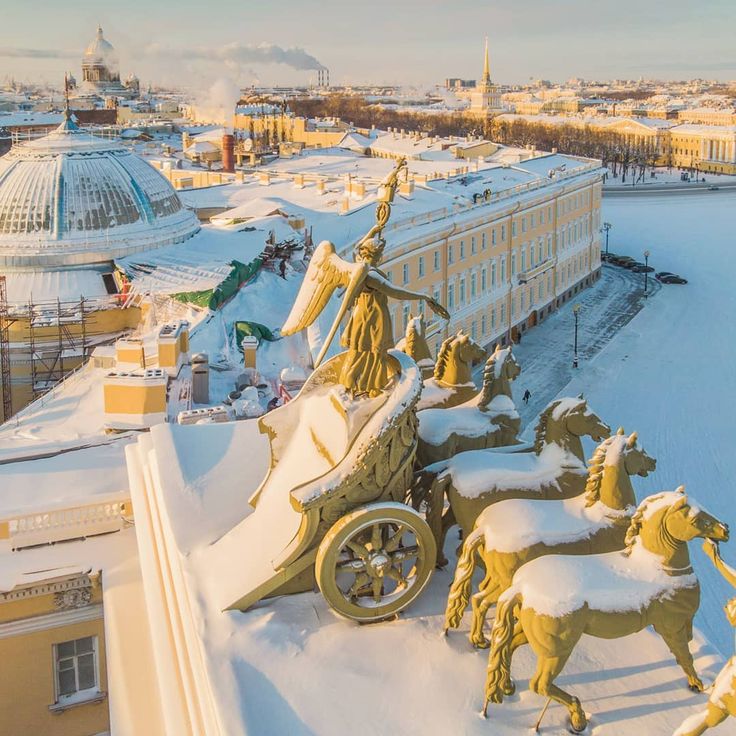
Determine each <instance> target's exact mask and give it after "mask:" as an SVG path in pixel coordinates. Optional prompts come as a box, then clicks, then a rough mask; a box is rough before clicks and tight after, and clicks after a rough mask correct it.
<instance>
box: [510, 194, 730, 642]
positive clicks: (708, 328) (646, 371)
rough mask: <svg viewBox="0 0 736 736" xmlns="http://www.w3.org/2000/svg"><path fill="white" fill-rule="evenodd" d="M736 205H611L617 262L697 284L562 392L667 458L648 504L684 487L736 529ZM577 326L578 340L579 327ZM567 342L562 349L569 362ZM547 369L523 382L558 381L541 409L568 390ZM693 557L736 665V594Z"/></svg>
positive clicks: (667, 294) (543, 361)
mask: <svg viewBox="0 0 736 736" xmlns="http://www.w3.org/2000/svg"><path fill="white" fill-rule="evenodd" d="M735 205H736V196H734V195H733V194H729V193H727V192H723V193H713V192H708V193H707V194H703V195H702V196H695V195H693V196H688V197H684V198H683V197H678V196H676V195H672V196H670V197H643V196H642V197H637V198H631V199H626V200H623V199H613V200H610V199H605V200H604V203H603V219H604V220H607V221H609V222H611V223H612V224H613V226H614V229H613V230H612V231H611V240H610V250H611V251H612V252H616V253H620V254H625V255H630V256H632V257H634V258H638V259H642V253H643V251H644V250H646V249H649V251H650V252H651V256H650V261H649V262H650V264H651V265H653V266H654V267H655V269H656V270H657V271H659V270H666V271H673V272H677V273H679V274H680V275H681V276H684V277H685V278H687V279H688V281H689V283H688V284H687V285H686V286H677V285H665V286H662V287H661V289H660V290H659V291H658V292H657V293H656V295H655V296H654V297H653V298H651V299H649V300H648V303H647V304H646V305H645V306H644V308H643V309H642V311H640V312H639V314H637V315H636V316H635V317H634V319H633V320H632V321H631V322H630V323H629V324H627V325H626V326H624V327H623V329H622V330H621V331H620V332H619V333H618V334H617V335H616V336H615V337H614V338H613V339H612V340H611V341H610V342H609V343H608V345H606V346H605V347H604V348H603V350H601V351H600V352H599V353H598V354H597V355H596V356H595V357H594V358H593V359H592V360H590V361H587V360H583V361H581V365H580V369H579V372H578V373H577V374H576V375H575V376H574V377H573V379H572V381H571V382H570V384H569V385H568V386H567V387H566V388H564V389H563V390H562V391H561V393H563V394H577V393H579V392H580V391H583V392H584V393H585V396H586V398H588V399H589V402H590V404H591V406H592V407H593V408H594V409H595V410H596V411H597V412H598V413H599V414H600V415H601V416H602V417H603V418H604V419H605V420H606V421H608V422H609V423H610V424H611V425H612V426H618V425H623V426H624V427H625V428H626V430H627V431H632V430H637V431H638V432H639V436H640V441H641V443H642V445H643V446H644V447H645V448H646V449H647V451H648V452H649V454H651V455H653V456H654V457H656V458H657V471H656V472H655V473H653V474H652V475H650V476H649V477H648V478H643V479H640V480H638V481H637V490H638V492H639V493H640V494H642V495H646V494H647V493H653V492H655V491H659V490H661V489H673V488H675V487H676V486H677V485H680V484H684V485H685V486H686V488H687V490H688V492H689V493H690V494H692V496H693V497H694V498H695V499H697V500H698V501H699V502H700V503H702V504H703V505H705V506H706V507H707V508H708V509H709V510H710V511H711V512H712V513H713V514H715V515H716V516H718V517H719V518H721V519H723V520H724V521H726V522H730V523H731V524H732V525H733V524H734V523H736V514H734V499H735V498H736V494H735V492H734V478H736V453H735V452H734V450H733V437H734V436H735V435H736V405H735V402H734V397H735V396H736V371H734V366H733V362H734V357H735V356H734V344H735V343H736V327H735V326H734V320H733V313H734V307H736V294H735V293H734V290H733V284H734V280H735V279H736V260H734V257H733V252H732V249H733V228H734V220H735V217H734V213H735V212H736V207H735ZM635 276H636V275H635ZM639 278H641V276H639ZM603 285H605V282H604V284H603ZM597 288H599V287H597ZM593 291H594V290H593ZM589 298H591V299H593V298H594V294H593V293H591V294H590V295H589ZM583 304H584V302H583ZM582 314H584V312H581V315H582ZM560 318H561V319H565V315H564V311H563V312H561V313H560V314H558V315H556V317H555V319H560ZM550 322H551V321H550ZM567 322H568V323H569V327H568V328H567V329H568V331H569V332H570V334H571V333H572V323H571V317H569V316H568V317H567ZM544 331H545V325H541V326H540V328H539V330H538V332H539V335H534V336H533V337H532V334H533V333H532V334H530V335H528V336H526V337H525V338H524V343H523V344H522V345H521V346H520V349H519V357H520V360H521V361H523V359H524V356H523V355H522V348H523V349H524V350H526V348H527V346H528V347H530V348H531V347H532V345H533V341H535V340H538V341H544V340H546V339H547V338H546V337H545V336H544ZM569 341H570V340H569V339H568V340H567V341H566V342H564V343H562V348H563V350H564V351H565V355H566V356H569V349H567V348H566V345H568V344H569ZM583 343H585V340H583ZM557 345H558V346H559V344H557ZM537 359H538V361H539V362H538V363H535V361H534V360H527V361H524V362H523V363H522V366H523V372H522V376H521V377H520V379H519V380H518V381H517V383H519V384H520V385H519V386H518V387H517V391H518V395H519V396H520V395H521V392H523V385H524V383H525V382H526V383H529V385H531V386H539V385H544V383H545V382H546V381H549V384H548V385H549V389H550V390H549V393H548V395H547V396H544V397H542V396H539V395H535V396H534V400H535V401H536V402H538V403H537V404H535V407H536V408H538V406H539V405H542V404H544V402H545V400H546V399H547V398H548V397H551V396H552V395H553V394H556V393H558V389H557V385H553V384H554V382H555V381H556V380H559V378H558V371H557V370H556V369H554V368H552V367H551V366H550V365H549V361H550V360H554V359H553V358H552V357H551V356H549V355H547V356H544V357H543V356H541V355H540V356H537ZM531 390H532V392H533V393H534V388H532V389H531ZM526 418H527V419H528V415H527V417H526ZM735 546H736V543H734V542H733V541H732V542H731V543H730V544H726V545H724V548H723V555H724V558H725V559H726V560H727V561H729V562H731V563H732V564H733V563H734V562H736V549H735V548H734V547H735ZM691 547H695V549H693V550H692V552H693V557H694V560H695V567H696V571H697V573H698V575H699V577H700V580H701V585H702V604H701V608H700V612H699V614H698V617H697V618H696V625H698V626H699V627H700V629H701V630H702V631H703V633H704V634H705V636H706V637H707V638H708V639H709V640H710V641H711V642H712V643H713V644H714V645H715V646H717V647H718V649H719V650H720V651H721V653H722V654H724V655H729V654H731V653H732V652H733V630H732V629H731V627H730V626H729V624H728V621H727V620H726V617H725V614H724V613H723V605H724V604H725V603H726V601H727V600H728V599H729V598H730V597H733V595H734V591H733V589H732V588H730V587H729V586H728V584H727V583H725V582H724V581H723V579H722V578H721V576H720V575H719V574H718V573H717V572H716V571H715V570H714V568H713V567H712V565H711V564H710V562H708V561H707V559H706V558H705V556H704V555H703V554H702V552H701V551H700V550H699V549H698V548H697V545H691Z"/></svg>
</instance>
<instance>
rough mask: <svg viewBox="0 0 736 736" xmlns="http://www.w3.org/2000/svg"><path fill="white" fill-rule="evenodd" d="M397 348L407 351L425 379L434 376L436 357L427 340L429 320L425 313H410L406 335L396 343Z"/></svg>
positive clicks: (403, 351)
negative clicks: (433, 355) (426, 318)
mask: <svg viewBox="0 0 736 736" xmlns="http://www.w3.org/2000/svg"><path fill="white" fill-rule="evenodd" d="M396 350H401V352H402V353H406V354H407V355H408V356H409V357H410V358H411V359H412V360H413V361H414V362H415V363H416V364H417V365H418V366H419V370H420V371H421V372H422V379H423V380H426V379H427V378H430V377H431V376H432V374H433V373H434V358H432V351H431V350H430V348H429V343H428V342H427V322H426V320H425V319H424V315H423V314H421V313H420V314H418V315H417V316H416V317H415V316H414V315H412V314H409V319H408V320H407V322H406V331H405V332H404V337H402V338H401V340H399V341H398V342H397V343H396Z"/></svg>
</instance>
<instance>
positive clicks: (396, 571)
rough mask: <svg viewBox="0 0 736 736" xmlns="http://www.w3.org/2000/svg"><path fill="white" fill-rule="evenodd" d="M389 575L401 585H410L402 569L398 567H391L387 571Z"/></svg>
mask: <svg viewBox="0 0 736 736" xmlns="http://www.w3.org/2000/svg"><path fill="white" fill-rule="evenodd" d="M386 575H388V577H390V578H391V579H392V580H395V581H396V582H397V583H399V585H403V586H408V585H409V581H408V580H407V579H406V578H405V577H404V576H403V575H402V574H401V571H400V570H399V569H398V568H396V567H390V568H389V569H388V572H387V573H386Z"/></svg>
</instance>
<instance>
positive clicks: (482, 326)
mask: <svg viewBox="0 0 736 736" xmlns="http://www.w3.org/2000/svg"><path fill="white" fill-rule="evenodd" d="M480 334H481V335H485V334H486V316H485V314H482V315H481V317H480Z"/></svg>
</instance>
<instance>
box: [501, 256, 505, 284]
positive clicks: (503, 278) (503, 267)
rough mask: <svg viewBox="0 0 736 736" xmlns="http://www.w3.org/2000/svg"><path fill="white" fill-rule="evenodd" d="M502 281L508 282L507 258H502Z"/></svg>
mask: <svg viewBox="0 0 736 736" xmlns="http://www.w3.org/2000/svg"><path fill="white" fill-rule="evenodd" d="M501 283H502V284H505V283H506V258H505V257H504V258H502V259H501Z"/></svg>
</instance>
